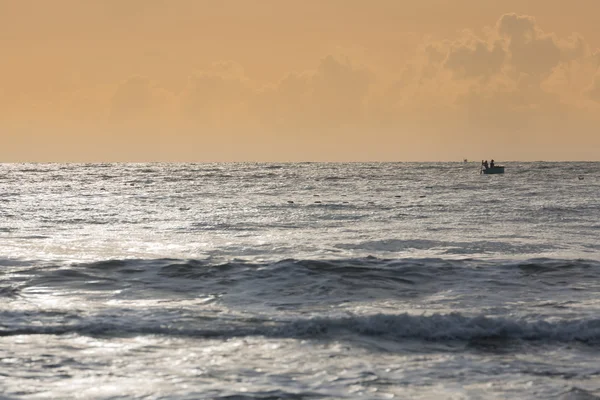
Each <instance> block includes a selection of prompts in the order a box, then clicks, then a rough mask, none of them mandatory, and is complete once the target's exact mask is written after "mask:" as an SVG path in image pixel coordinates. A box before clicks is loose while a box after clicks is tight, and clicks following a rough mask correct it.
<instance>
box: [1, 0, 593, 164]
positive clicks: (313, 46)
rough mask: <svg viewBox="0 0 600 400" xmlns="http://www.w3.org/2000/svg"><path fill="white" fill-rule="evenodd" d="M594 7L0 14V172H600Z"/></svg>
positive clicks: (466, 2)
mask: <svg viewBox="0 0 600 400" xmlns="http://www.w3.org/2000/svg"><path fill="white" fill-rule="evenodd" d="M598 15H600V2H598V1H597V0H572V1H569V2H565V1H563V0H529V1H527V0H519V1H516V0H504V1H482V0H420V1H418V2H417V1H400V0H372V1H365V0H302V1H301V0H256V1H247V0H89V1H81V0H53V1H43V0H0V46H1V48H2V49H3V54H2V58H1V59H0V60H1V63H0V71H1V73H0V133H1V138H2V145H1V146H0V162H2V161H4V162H11V161H200V162H201V161H255V160H256V161H302V160H319V161H376V160H381V161H413V160H428V161H436V160H456V161H460V160H462V159H463V158H469V159H483V158H494V159H496V160H600V129H598V128H599V127H600V69H599V66H600V50H599V49H600V29H599V28H598V27H597V25H598V23H597V16H598Z"/></svg>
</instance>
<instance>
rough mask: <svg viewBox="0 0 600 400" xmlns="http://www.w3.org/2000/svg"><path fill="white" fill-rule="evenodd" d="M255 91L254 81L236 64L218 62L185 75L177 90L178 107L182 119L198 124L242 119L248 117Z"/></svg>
mask: <svg viewBox="0 0 600 400" xmlns="http://www.w3.org/2000/svg"><path fill="white" fill-rule="evenodd" d="M254 94H255V89H254V88H253V84H252V82H251V81H250V80H249V79H248V78H247V77H246V76H245V72H244V69H243V68H242V67H241V66H240V65H239V64H237V63H234V62H231V61H222V62H217V63H214V64H212V65H211V66H209V67H208V68H206V69H204V70H199V71H197V72H195V73H194V74H192V75H191V76H190V77H189V78H188V81H187V85H186V87H185V88H184V90H183V91H182V92H181V93H180V94H179V107H180V108H179V111H180V113H181V116H182V117H183V118H184V119H186V120H189V121H194V122H196V123H198V124H199V125H201V126H207V127H217V126H225V125H231V124H233V123H235V122H240V123H241V122H245V119H246V118H247V117H248V114H249V105H250V103H251V102H252V101H253V97H254ZM241 119H244V121H242V120H241Z"/></svg>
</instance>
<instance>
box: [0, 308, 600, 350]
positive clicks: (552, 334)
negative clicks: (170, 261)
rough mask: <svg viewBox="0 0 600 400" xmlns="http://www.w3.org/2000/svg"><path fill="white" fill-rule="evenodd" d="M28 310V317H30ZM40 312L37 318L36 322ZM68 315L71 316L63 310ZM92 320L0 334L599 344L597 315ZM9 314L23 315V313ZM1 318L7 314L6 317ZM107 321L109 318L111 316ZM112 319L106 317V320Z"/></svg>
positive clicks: (6, 329) (3, 328) (4, 328)
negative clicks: (569, 317)
mask: <svg viewBox="0 0 600 400" xmlns="http://www.w3.org/2000/svg"><path fill="white" fill-rule="evenodd" d="M32 314H33V313H32V312H28V315H27V316H28V317H29V318H32V317H35V315H32ZM43 317H44V316H43V315H42V316H40V317H39V318H38V320H37V321H38V322H39V321H41V320H43V319H44V318H43ZM45 317H46V319H48V318H47V316H45ZM64 317H66V319H69V320H73V319H74V317H73V316H68V315H65V316H64ZM86 318H89V319H91V321H88V322H85V321H81V322H78V323H52V322H50V320H47V322H46V323H45V325H39V324H36V325H24V324H16V325H13V326H11V325H8V324H6V323H4V324H2V325H0V336H13V335H65V334H79V335H84V336H85V335H91V336H95V335H99V336H103V335H107V336H137V335H166V336H183V337H197V338H218V339H229V338H235V337H246V336H262V337H267V338H286V339H289V338H292V339H324V340H331V339H333V340H344V339H345V338H347V339H348V340H351V338H352V336H366V337H378V338H381V339H383V340H392V341H401V340H422V341H432V342H447V341H467V342H471V341H480V340H492V339H493V340H506V341H510V340H517V341H527V342H563V343H569V342H579V343H584V344H588V345H594V346H595V345H600V319H598V318H591V319H574V320H560V321H549V320H537V321H529V320H525V319H510V318H490V317H487V316H484V315H479V316H466V315H463V314H460V313H452V314H433V315H410V314H398V315H394V314H374V315H368V316H347V317H316V318H308V319H293V320H273V319H260V318H256V317H254V318H235V317H232V318H219V319H212V318H201V317H198V320H199V321H200V323H201V325H202V323H203V325H204V326H190V322H189V318H188V319H186V320H185V321H181V322H179V321H177V320H172V321H169V322H165V321H164V318H160V321H161V322H160V323H159V322H158V319H157V320H151V321H147V322H144V321H140V320H138V321H137V322H136V319H135V318H131V317H130V316H127V317H124V316H123V317H121V318H123V319H127V321H128V323H124V322H122V321H119V320H117V319H118V318H119V317H116V316H115V315H114V314H110V315H96V316H91V317H86ZM11 319H16V320H22V318H15V317H14V316H12V318H11ZM5 320H6V319H5ZM111 320H112V321H111ZM107 321H111V322H107Z"/></svg>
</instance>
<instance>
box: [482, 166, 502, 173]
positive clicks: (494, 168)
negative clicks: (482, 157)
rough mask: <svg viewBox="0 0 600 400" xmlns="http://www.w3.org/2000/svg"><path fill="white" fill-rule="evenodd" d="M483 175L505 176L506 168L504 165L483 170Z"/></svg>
mask: <svg viewBox="0 0 600 400" xmlns="http://www.w3.org/2000/svg"><path fill="white" fill-rule="evenodd" d="M481 173H482V174H486V175H487V174H503V173H504V166H503V165H494V166H493V167H488V168H482V169H481Z"/></svg>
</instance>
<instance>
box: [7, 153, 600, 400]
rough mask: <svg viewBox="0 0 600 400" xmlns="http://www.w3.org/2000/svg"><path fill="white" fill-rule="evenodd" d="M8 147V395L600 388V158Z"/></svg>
mask: <svg viewBox="0 0 600 400" xmlns="http://www.w3.org/2000/svg"><path fill="white" fill-rule="evenodd" d="M505 165H506V173H505V174H504V175H480V174H479V165H478V163H441V164H439V163H372V164H359V163H350V164H336V163H332V164H328V163H298V164H2V165H0V393H1V395H0V397H1V398H3V399H21V398H22V399H70V398H81V399H121V398H127V399H137V398H139V399H142V398H143V399H229V400H233V399H391V398H395V399H561V400H574V399H581V400H583V399H585V400H589V399H599V398H600V296H599V295H600V240H599V238H600V163H571V162H564V163H541V162H540V163H518V162H508V163H505Z"/></svg>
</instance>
